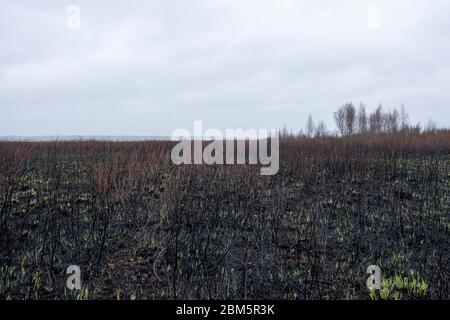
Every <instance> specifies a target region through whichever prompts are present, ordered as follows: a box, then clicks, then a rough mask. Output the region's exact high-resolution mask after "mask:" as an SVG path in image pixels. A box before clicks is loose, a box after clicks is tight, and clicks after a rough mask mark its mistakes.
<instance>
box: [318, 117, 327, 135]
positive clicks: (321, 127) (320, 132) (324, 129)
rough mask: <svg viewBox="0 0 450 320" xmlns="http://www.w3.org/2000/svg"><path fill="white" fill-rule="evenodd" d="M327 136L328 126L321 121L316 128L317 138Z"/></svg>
mask: <svg viewBox="0 0 450 320" xmlns="http://www.w3.org/2000/svg"><path fill="white" fill-rule="evenodd" d="M326 135H327V126H326V125H325V123H324V122H323V121H320V122H319V124H318V125H317V128H316V137H325V136H326Z"/></svg>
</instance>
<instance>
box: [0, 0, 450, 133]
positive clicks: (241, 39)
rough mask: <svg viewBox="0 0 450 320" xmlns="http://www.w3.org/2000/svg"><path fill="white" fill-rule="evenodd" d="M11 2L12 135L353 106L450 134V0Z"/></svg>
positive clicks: (3, 21)
mask: <svg viewBox="0 0 450 320" xmlns="http://www.w3.org/2000/svg"><path fill="white" fill-rule="evenodd" d="M69 4H72V3H69V2H61V1H49V0H47V1H40V2H36V3H35V2H32V3H26V4H25V3H19V2H14V1H8V0H6V1H2V3H1V4H0V6H1V10H0V37H1V39H2V50H0V135H7V134H23V135H35V134H36V135H55V134H106V135H109V134H122V135H137V134H139V135H158V134H160V135H169V134H170V132H171V131H172V130H173V129H176V128H179V127H190V126H192V121H194V120H204V121H205V122H206V124H208V126H215V127H218V128H221V129H225V128H235V127H254V128H259V127H262V128H267V127H268V128H272V127H281V126H283V125H285V124H286V125H287V126H288V127H292V128H294V129H299V128H300V127H303V126H304V123H305V122H306V118H307V116H308V114H309V113H312V114H313V115H314V117H315V118H316V119H324V120H325V121H326V123H327V124H328V125H329V126H330V127H331V126H332V125H333V124H332V112H333V110H334V109H336V108H337V107H338V106H339V105H340V104H342V103H345V102H347V101H354V102H355V103H359V101H365V102H366V103H367V104H368V105H369V107H370V108H375V107H376V105H377V104H378V103H380V102H381V103H383V104H384V105H385V106H386V108H390V107H398V106H400V105H401V104H405V105H406V107H407V109H408V111H409V112H410V114H411V119H412V120H413V121H419V120H421V121H422V122H426V120H427V119H428V117H432V118H434V119H435V120H436V121H437V122H438V123H439V124H440V125H445V126H448V125H450V117H449V115H448V110H449V108H448V105H449V103H450V90H449V89H450V82H449V81H448V80H450V65H449V63H450V62H449V60H448V58H447V57H448V56H449V54H450V42H449V41H448V40H449V36H450V25H449V22H448V19H446V17H447V16H448V12H449V11H450V4H448V2H447V1H442V0H432V1H428V2H422V1H418V0H417V1H406V0H389V1H387V0H379V1H376V2H375V4H376V5H379V7H380V8H381V10H382V23H381V29H380V30H369V29H368V28H367V19H368V12H367V8H368V7H369V6H370V5H373V4H374V2H372V1H365V0H364V1H356V0H355V1H350V0H346V1H339V2H337V1H329V0H326V1H321V2H320V4H319V3H317V1H312V0H304V1H294V0H258V1H257V0H247V1H237V0H227V1H225V0H208V1H191V2H186V1H181V0H170V1H158V2H157V1H151V2H150V1H114V2H113V3H111V2H107V3H106V2H105V3H94V2H93V1H75V4H77V5H79V6H80V8H81V14H82V28H81V30H78V31H69V30H67V29H66V25H65V23H66V18H67V14H66V11H65V10H66V7H67V6H68V5H69Z"/></svg>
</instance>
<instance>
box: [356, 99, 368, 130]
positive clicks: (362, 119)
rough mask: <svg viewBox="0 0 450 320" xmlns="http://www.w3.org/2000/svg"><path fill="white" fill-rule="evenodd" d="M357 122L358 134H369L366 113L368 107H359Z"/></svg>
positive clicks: (362, 105)
mask: <svg viewBox="0 0 450 320" xmlns="http://www.w3.org/2000/svg"><path fill="white" fill-rule="evenodd" d="M357 122H358V132H359V133H366V132H367V113H366V107H365V106H364V104H362V103H361V104H360V106H359V110H358V115H357Z"/></svg>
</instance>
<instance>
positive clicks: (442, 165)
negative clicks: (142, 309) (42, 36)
mask: <svg viewBox="0 0 450 320" xmlns="http://www.w3.org/2000/svg"><path fill="white" fill-rule="evenodd" d="M172 146H173V143H171V142H162V141H161V142H158V141H149V142H99V141H79V142H0V299H201V298H202V299H449V298H450V287H449V280H450V264H449V260H450V248H449V242H450V221H449V218H450V134H449V133H439V134H437V133H436V134H433V133H430V134H416V135H413V134H408V135H373V136H372V135H370V136H361V137H360V136H353V137H349V138H317V139H306V138H293V137H285V138H282V140H281V147H280V171H279V173H278V174H277V175H274V176H261V175H260V174H259V168H258V166H255V165H228V166H227V165H182V166H176V165H174V164H172V163H171V161H170V150H171V148H172ZM69 265H78V266H79V267H80V268H81V278H82V289H81V290H73V291H70V290H68V289H66V280H67V276H68V275H67V274H66V269H67V267H68V266H69ZM370 265H378V266H379V267H380V268H381V271H382V290H381V291H380V292H373V293H372V294H371V293H370V292H369V290H368V289H367V287H366V280H367V278H368V276H369V274H366V269H367V267H368V266H370Z"/></svg>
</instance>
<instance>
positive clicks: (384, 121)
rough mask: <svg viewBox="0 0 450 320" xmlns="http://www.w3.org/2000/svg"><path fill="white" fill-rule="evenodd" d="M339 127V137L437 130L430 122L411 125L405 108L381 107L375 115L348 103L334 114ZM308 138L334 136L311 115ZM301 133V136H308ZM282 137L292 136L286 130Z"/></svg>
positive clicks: (360, 106)
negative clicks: (390, 108) (423, 125)
mask: <svg viewBox="0 0 450 320" xmlns="http://www.w3.org/2000/svg"><path fill="white" fill-rule="evenodd" d="M333 116H334V121H335V124H336V128H337V134H339V135H340V136H349V135H354V134H380V133H384V134H396V133H402V132H403V133H404V132H410V133H429V132H433V131H436V130H437V126H436V124H435V123H434V122H433V121H432V120H429V121H428V123H427V125H426V126H425V127H422V125H421V124H420V123H418V124H415V125H411V124H410V122H409V115H408V113H407V112H406V109H405V107H404V106H402V107H401V108H400V110H397V109H393V110H390V111H384V110H383V107H382V106H381V105H379V106H378V108H376V109H375V110H374V111H373V112H372V113H368V112H367V111H366V106H365V105H364V104H362V103H361V104H360V105H359V107H358V108H356V107H355V106H354V105H353V103H346V104H344V105H343V106H341V107H340V108H339V109H338V110H336V111H335V112H334V113H333ZM305 134H306V136H308V137H324V136H329V135H332V133H330V132H329V131H328V130H327V127H326V125H325V123H324V122H323V121H320V122H318V123H317V124H316V123H315V122H314V120H313V118H312V115H309V117H308V120H307V123H306V133H305ZM305 134H304V133H303V132H300V135H301V136H304V135H305ZM282 135H289V134H288V132H287V130H286V129H283V131H282Z"/></svg>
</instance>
